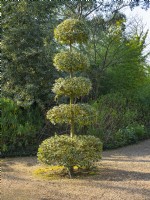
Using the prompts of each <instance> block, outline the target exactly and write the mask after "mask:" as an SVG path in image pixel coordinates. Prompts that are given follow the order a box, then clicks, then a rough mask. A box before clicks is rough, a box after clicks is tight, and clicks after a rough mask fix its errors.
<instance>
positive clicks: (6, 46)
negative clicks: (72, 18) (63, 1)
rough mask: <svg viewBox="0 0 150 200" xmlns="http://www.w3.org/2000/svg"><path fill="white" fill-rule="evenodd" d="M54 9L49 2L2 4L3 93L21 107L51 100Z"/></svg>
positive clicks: (12, 2)
mask: <svg viewBox="0 0 150 200" xmlns="http://www.w3.org/2000/svg"><path fill="white" fill-rule="evenodd" d="M55 7H56V3H54V2H51V1H49V2H43V1H30V2H29V1H27V0H23V1H19V2H17V1H11V2H5V1H2V86H3V88H2V93H3V95H4V96H7V97H10V98H12V99H13V100H15V101H16V102H18V103H20V104H21V105H23V106H27V105H31V104H33V103H34V102H36V103H37V104H39V105H40V106H44V107H45V106H46V105H47V104H49V102H50V101H51V93H50V88H51V84H52V82H53V76H54V69H53V64H52V56H53V53H54V52H55V46H56V45H55V42H54V40H53V26H54V25H55V23H56V17H55V16H56V15H55Z"/></svg>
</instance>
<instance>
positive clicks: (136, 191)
mask: <svg viewBox="0 0 150 200" xmlns="http://www.w3.org/2000/svg"><path fill="white" fill-rule="evenodd" d="M97 164H98V168H99V172H98V173H97V174H96V175H93V176H85V177H83V176H82V178H79V177H76V178H75V179H66V178H61V179H60V178H59V179H58V178H57V179H55V180H54V179H41V177H40V176H35V175H33V172H35V170H38V169H39V167H40V166H39V164H38V163H37V160H36V158H35V157H23V158H22V157H21V158H7V159H3V160H2V161H1V165H2V184H1V189H2V200H113V199H114V200H128V199H129V200H150V140H147V141H143V142H141V143H139V144H137V145H132V146H128V147H124V148H120V149H117V150H112V151H106V152H104V153H103V159H102V161H101V162H99V163H97ZM46 173H47V172H46Z"/></svg>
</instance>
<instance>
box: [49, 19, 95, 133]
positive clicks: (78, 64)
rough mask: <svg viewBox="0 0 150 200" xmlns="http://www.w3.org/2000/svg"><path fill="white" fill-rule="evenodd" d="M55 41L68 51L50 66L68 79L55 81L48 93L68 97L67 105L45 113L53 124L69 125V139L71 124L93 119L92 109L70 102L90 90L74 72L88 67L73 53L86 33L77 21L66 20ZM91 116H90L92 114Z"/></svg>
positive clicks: (84, 58) (85, 59) (79, 56)
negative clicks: (64, 73) (67, 75)
mask: <svg viewBox="0 0 150 200" xmlns="http://www.w3.org/2000/svg"><path fill="white" fill-rule="evenodd" d="M54 36H55V39H56V40H57V41H58V42H60V43H62V44H65V45H69V50H67V51H63V52H60V53H58V54H56V55H55V57H54V66H55V67H56V69H57V70H60V71H65V72H67V73H69V77H66V78H59V79H57V80H56V81H55V84H54V86H53V89H52V91H53V92H54V93H55V94H56V97H58V96H62V95H65V96H68V97H69V98H70V105H64V104H62V105H59V106H56V107H54V108H53V109H51V110H50V111H48V113H47V118H48V119H49V120H50V121H51V122H52V123H53V124H55V123H67V124H70V127H71V129H70V136H71V137H73V136H74V135H75V128H74V127H75V124H80V125H87V124H90V123H91V122H92V120H91V116H93V115H94V112H93V110H92V108H91V107H90V106H89V105H85V104H74V99H75V98H78V97H81V96H84V95H87V94H88V93H89V91H90V90H91V88H92V85H91V82H90V80H89V79H88V78H85V77H76V76H75V74H76V72H78V71H83V70H86V69H87V68H88V67H89V60H88V58H87V57H86V56H85V55H83V54H81V53H79V52H77V51H75V50H73V48H72V47H73V44H75V43H76V44H80V43H84V42H87V40H88V30H87V28H86V26H85V24H84V23H83V22H82V21H81V20H78V19H67V20H65V21H64V22H62V23H61V24H60V25H58V26H57V28H56V29H55V30H54ZM92 112H93V113H92Z"/></svg>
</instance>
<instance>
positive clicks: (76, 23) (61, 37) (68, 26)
mask: <svg viewBox="0 0 150 200" xmlns="http://www.w3.org/2000/svg"><path fill="white" fill-rule="evenodd" d="M54 37H55V39H56V40H58V41H59V42H60V43H62V44H73V43H84V42H86V41H87V40H88V30H87V28H86V26H85V24H84V23H83V22H82V21H80V20H78V19H67V20H65V21H63V22H62V23H61V24H59V25H58V26H57V27H56V29H55V30H54Z"/></svg>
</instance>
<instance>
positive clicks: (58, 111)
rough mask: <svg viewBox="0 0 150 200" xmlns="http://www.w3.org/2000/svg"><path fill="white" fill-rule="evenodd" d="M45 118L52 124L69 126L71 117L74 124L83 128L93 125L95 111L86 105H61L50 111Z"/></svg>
mask: <svg viewBox="0 0 150 200" xmlns="http://www.w3.org/2000/svg"><path fill="white" fill-rule="evenodd" d="M46 117H47V119H49V120H50V121H51V123H52V124H57V123H59V124H63V123H66V124H70V123H71V118H72V117H73V119H74V123H75V124H79V125H80V126H84V125H89V124H92V123H94V121H95V120H96V110H95V109H94V108H93V107H92V106H90V105H88V104H72V105H69V104H61V105H59V106H54V107H53V108H52V109H50V110H49V111H48V112H47V116H46Z"/></svg>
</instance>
